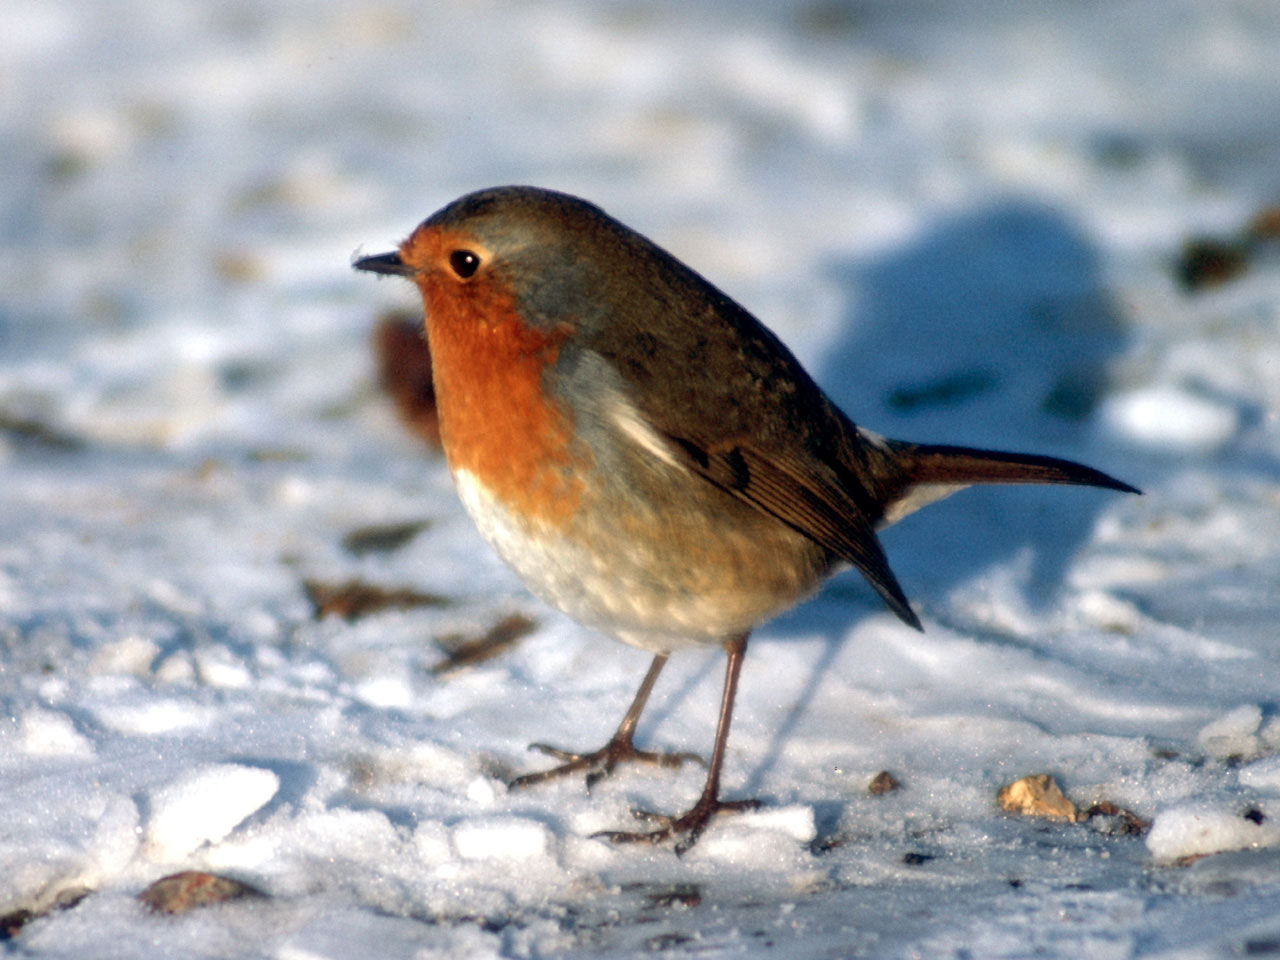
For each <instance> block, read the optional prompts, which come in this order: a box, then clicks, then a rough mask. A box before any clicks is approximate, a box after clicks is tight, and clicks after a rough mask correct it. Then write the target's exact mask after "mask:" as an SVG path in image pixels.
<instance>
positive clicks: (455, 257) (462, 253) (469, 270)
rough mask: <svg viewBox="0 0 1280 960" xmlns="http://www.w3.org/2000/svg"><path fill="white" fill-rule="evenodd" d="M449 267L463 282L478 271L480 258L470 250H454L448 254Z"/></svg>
mask: <svg viewBox="0 0 1280 960" xmlns="http://www.w3.org/2000/svg"><path fill="white" fill-rule="evenodd" d="M449 266H450V267H452V268H453V272H454V273H456V274H457V275H458V276H460V277H461V278H462V279H463V280H465V279H467V277H469V276H471V275H472V274H474V273H475V272H476V271H477V270H479V269H480V257H479V256H478V255H476V254H474V253H472V252H471V251H470V250H455V251H453V253H451V254H449Z"/></svg>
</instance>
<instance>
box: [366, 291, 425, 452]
mask: <svg viewBox="0 0 1280 960" xmlns="http://www.w3.org/2000/svg"><path fill="white" fill-rule="evenodd" d="M373 353H374V358H375V360H376V361H377V364H378V383H379V385H380V386H381V387H382V389H383V391H384V392H385V393H387V394H388V395H389V396H390V397H391V402H392V403H393V404H395V408H396V412H397V413H398V414H399V415H400V419H401V420H402V421H404V424H405V426H407V427H408V428H409V430H410V431H411V432H413V433H414V434H416V435H417V436H418V437H419V438H420V439H421V440H423V441H424V442H425V443H426V444H427V446H429V447H431V448H432V449H433V450H439V449H440V416H439V414H438V413H437V411H436V389H435V382H434V380H433V379H432V375H431V352H430V350H428V349H427V339H426V337H425V336H424V334H423V328H422V317H420V316H418V315H417V314H412V313H406V312H404V311H395V312H392V313H387V314H385V315H383V316H382V317H380V318H379V320H378V323H377V326H375V327H374V331H373Z"/></svg>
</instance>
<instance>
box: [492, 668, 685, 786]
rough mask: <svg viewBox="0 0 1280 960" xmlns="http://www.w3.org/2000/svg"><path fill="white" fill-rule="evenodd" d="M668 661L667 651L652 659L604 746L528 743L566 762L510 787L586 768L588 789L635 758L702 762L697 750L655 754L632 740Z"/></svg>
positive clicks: (662, 764)
mask: <svg viewBox="0 0 1280 960" xmlns="http://www.w3.org/2000/svg"><path fill="white" fill-rule="evenodd" d="M666 662H667V655H666V654H665V653H660V654H658V655H657V656H656V657H654V658H653V663H651V664H650V665H649V672H648V673H646V674H645V675H644V680H643V681H642V682H641V684H640V689H639V690H637V691H636V696H635V699H634V700H632V701H631V706H630V707H628V708H627V713H626V716H624V717H623V718H622V723H620V724H618V730H617V732H616V733H614V735H613V737H612V738H611V739H610V740H609V742H608V743H606V744H605V745H604V746H603V747H601V748H600V749H599V750H596V751H595V752H593V753H571V752H570V751H568V750H560V749H558V748H556V747H552V746H548V745H547V744H545V743H532V744H530V745H529V749H530V750H538V751H540V752H541V753H545V754H548V755H549V756H552V757H555V758H556V759H557V760H563V761H565V762H564V763H562V764H561V765H560V766H558V767H552V768H551V769H550V770H543V771H541V772H539V773H526V774H525V775H524V776H522V777H516V778H515V779H514V780H512V781H511V782H510V783H508V784H507V788H508V789H510V790H516V789H519V788H520V787H530V786H533V785H534V784H535V783H542V782H543V781H546V780H553V779H555V778H556V777H563V776H567V775H568V774H571V773H578V772H579V771H586V774H587V789H588V790H590V789H591V788H592V787H593V786H595V784H596V783H597V782H599V781H600V780H601V779H603V778H604V777H607V776H609V774H611V773H613V770H614V768H615V767H616V766H617V765H618V764H620V763H625V762H631V761H634V762H639V763H653V764H657V765H658V766H660V767H679V766H681V765H682V764H683V763H684V762H685V761H686V760H692V761H694V762H695V763H702V758H701V757H699V756H698V755H697V754H696V753H656V752H654V751H651V750H637V749H636V746H635V743H634V742H633V741H632V737H633V736H635V732H636V724H637V723H639V722H640V712H641V711H642V710H644V705H645V703H646V702H647V701H648V699H649V694H650V693H651V692H653V685H654V683H656V682H657V679H658V674H659V673H661V672H662V668H663V666H665V665H666Z"/></svg>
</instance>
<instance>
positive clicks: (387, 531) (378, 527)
mask: <svg viewBox="0 0 1280 960" xmlns="http://www.w3.org/2000/svg"><path fill="white" fill-rule="evenodd" d="M429 526H431V521H429V520H409V521H407V522H405V523H382V524H373V525H370V526H367V527H357V528H356V529H354V530H352V531H350V532H349V533H348V534H347V535H346V536H344V537H343V538H342V548H343V549H344V550H346V551H347V552H348V553H354V554H355V555H356V556H358V557H360V556H364V555H365V554H366V553H391V552H393V551H395V550H399V549H400V548H401V547H403V546H405V545H406V544H407V543H409V541H411V540H412V539H413V538H414V537H416V536H417V535H418V534H420V533H421V532H422V531H423V530H425V529H427V527H429Z"/></svg>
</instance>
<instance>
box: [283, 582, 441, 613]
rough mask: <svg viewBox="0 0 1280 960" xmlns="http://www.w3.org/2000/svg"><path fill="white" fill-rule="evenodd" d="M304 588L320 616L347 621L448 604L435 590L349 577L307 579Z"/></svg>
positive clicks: (303, 583) (303, 584)
mask: <svg viewBox="0 0 1280 960" xmlns="http://www.w3.org/2000/svg"><path fill="white" fill-rule="evenodd" d="M302 588H303V589H304V590H306V591H307V599H309V600H310V601H311V604H312V606H314V607H315V610H316V617H317V618H321V617H327V616H330V615H333V616H337V617H342V619H344V620H358V619H359V618H360V617H367V616H369V615H370V614H373V613H379V612H380V611H383V610H412V609H415V608H417V607H444V606H448V604H449V599H448V598H447V597H442V596H439V595H437V594H434V593H420V592H419V591H417V590H408V589H398V590H387V589H385V588H383V587H378V586H374V585H373V584H370V583H365V582H364V581H363V580H348V581H346V582H345V583H324V582H322V581H319V580H304V581H302Z"/></svg>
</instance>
